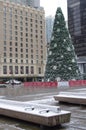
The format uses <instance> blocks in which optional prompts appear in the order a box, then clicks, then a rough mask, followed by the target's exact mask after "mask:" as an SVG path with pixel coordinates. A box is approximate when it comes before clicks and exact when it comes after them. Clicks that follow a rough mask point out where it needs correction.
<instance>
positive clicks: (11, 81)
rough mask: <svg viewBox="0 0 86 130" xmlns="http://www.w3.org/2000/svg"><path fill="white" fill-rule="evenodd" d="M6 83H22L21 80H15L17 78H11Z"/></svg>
mask: <svg viewBox="0 0 86 130" xmlns="http://www.w3.org/2000/svg"><path fill="white" fill-rule="evenodd" d="M5 83H6V84H12V85H19V84H21V81H18V80H15V79H13V80H12V79H11V80H9V81H6V82H5Z"/></svg>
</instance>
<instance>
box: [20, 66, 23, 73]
mask: <svg viewBox="0 0 86 130" xmlns="http://www.w3.org/2000/svg"><path fill="white" fill-rule="evenodd" d="M20 73H21V74H24V66H21V67H20Z"/></svg>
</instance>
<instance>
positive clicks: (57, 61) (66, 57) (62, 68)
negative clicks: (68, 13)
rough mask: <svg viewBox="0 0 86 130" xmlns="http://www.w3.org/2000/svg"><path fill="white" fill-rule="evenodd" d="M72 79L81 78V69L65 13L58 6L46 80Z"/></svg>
mask: <svg viewBox="0 0 86 130" xmlns="http://www.w3.org/2000/svg"><path fill="white" fill-rule="evenodd" d="M71 79H80V71H79V68H78V65H77V61H76V55H75V51H74V46H73V44H72V41H71V37H70V34H69V32H68V29H67V27H66V22H65V19H64V15H63V13H62V10H61V8H60V7H58V8H57V11H56V15H55V20H54V26H53V33H52V37H51V42H50V47H49V51H48V57H47V63H46V70H45V76H44V80H45V81H55V80H71Z"/></svg>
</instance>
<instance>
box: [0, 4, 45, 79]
mask: <svg viewBox="0 0 86 130" xmlns="http://www.w3.org/2000/svg"><path fill="white" fill-rule="evenodd" d="M45 37H46V36H45V13H44V10H38V9H35V8H31V7H29V6H28V7H26V6H23V5H20V4H15V3H13V2H12V3H11V2H4V1H0V79H1V78H3V79H8V78H12V77H13V78H17V79H21V80H23V79H25V80H28V81H34V80H40V79H42V78H43V76H44V71H45V63H46V38H45Z"/></svg>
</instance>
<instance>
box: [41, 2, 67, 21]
mask: <svg viewBox="0 0 86 130" xmlns="http://www.w3.org/2000/svg"><path fill="white" fill-rule="evenodd" d="M40 5H41V6H43V7H44V10H45V16H49V15H52V16H55V13H56V10H57V7H61V9H62V11H63V14H64V16H65V19H66V20H67V0H40Z"/></svg>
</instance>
